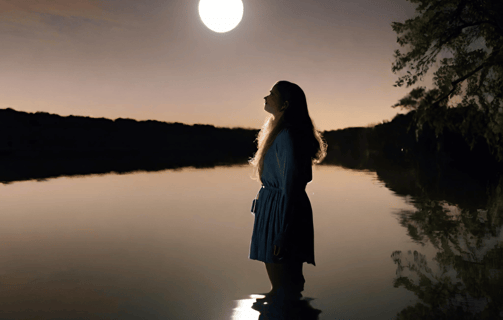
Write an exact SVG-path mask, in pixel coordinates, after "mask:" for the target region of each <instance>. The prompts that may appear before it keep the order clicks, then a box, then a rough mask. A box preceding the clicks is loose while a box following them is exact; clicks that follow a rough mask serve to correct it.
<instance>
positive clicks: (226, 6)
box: [199, 0, 243, 33]
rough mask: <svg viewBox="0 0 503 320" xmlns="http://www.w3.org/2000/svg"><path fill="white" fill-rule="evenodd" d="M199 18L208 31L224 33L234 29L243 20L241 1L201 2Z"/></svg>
mask: <svg viewBox="0 0 503 320" xmlns="http://www.w3.org/2000/svg"><path fill="white" fill-rule="evenodd" d="M199 16H200V17H201V20H202V21H203V23H204V24H205V25H206V26H207V27H208V29H210V30H212V31H215V32H219V33H224V32H227V31H231V30H232V29H234V28H235V27H236V26H237V25H238V24H239V22H240V21H241V19H242V18H243V2H242V1H241V0H201V1H199Z"/></svg>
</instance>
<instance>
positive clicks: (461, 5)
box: [392, 0, 503, 161]
mask: <svg viewBox="0 0 503 320" xmlns="http://www.w3.org/2000/svg"><path fill="white" fill-rule="evenodd" d="M409 1H410V2H412V3H419V5H418V7H417V8H416V12H418V15H417V16H416V17H414V18H412V19H408V20H406V21H405V23H400V22H393V23H392V28H393V30H394V31H395V32H396V33H397V34H398V35H399V36H398V37H397V42H398V43H399V44H400V46H402V47H407V46H408V47H409V49H410V50H409V51H408V52H407V53H405V54H402V53H401V52H400V51H399V50H396V51H395V53H394V58H395V62H394V63H393V64H392V71H393V73H395V74H396V73H397V71H400V70H402V69H404V68H406V67H409V68H410V70H409V71H407V74H406V75H404V76H401V77H399V79H398V80H397V81H396V82H395V85H394V86H395V87H396V86H399V87H401V86H402V85H403V84H404V83H406V84H407V86H406V87H409V86H411V85H413V84H415V83H416V81H417V80H418V79H420V80H423V76H424V75H425V74H426V73H427V72H428V70H429V68H430V66H431V65H432V64H433V63H435V62H436V59H435V58H436V57H437V55H438V54H439V53H440V52H441V51H443V50H449V51H450V52H451V53H452V55H453V57H452V58H444V59H442V60H441V61H440V66H439V68H438V70H437V71H436V72H434V78H433V80H434V86H435V88H433V89H431V90H427V89H426V88H425V87H418V88H415V89H413V90H411V92H410V93H409V94H408V95H407V96H405V97H404V98H402V99H400V101H399V102H398V103H396V104H395V105H393V106H392V107H393V108H395V107H401V108H402V109H410V110H416V111H417V112H416V114H415V117H414V123H415V124H416V139H418V137H419V134H420V133H421V132H422V128H423V124H424V123H429V124H430V125H431V126H432V127H433V128H434V129H435V134H436V135H437V136H438V135H439V134H440V133H441V132H442V131H443V128H445V127H451V128H452V127H457V128H458V129H459V130H460V132H462V133H463V135H464V137H465V139H466V140H467V142H468V143H470V146H471V148H473V144H474V141H475V139H476V136H482V137H484V138H485V139H486V141H487V143H488V145H489V147H490V149H491V152H492V153H493V154H494V155H495V156H496V158H497V159H498V161H503V19H501V17H502V16H503V1H501V0H409ZM498 17H499V18H498ZM478 40H483V42H484V47H485V48H479V49H471V48H470V47H471V46H472V45H473V44H474V43H476V41H478ZM411 71H412V72H411ZM463 84H466V86H465V87H466V89H463V88H462V85H463ZM455 96H460V97H461V98H462V101H461V102H460V103H458V104H457V105H453V106H449V101H450V100H451V99H452V98H453V97H455ZM449 107H456V108H469V113H470V114H473V117H469V118H468V119H465V120H464V121H463V122H462V123H456V122H453V120H452V119H449V118H448V117H446V109H447V108H449Z"/></svg>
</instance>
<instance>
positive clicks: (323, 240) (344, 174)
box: [0, 166, 503, 320]
mask: <svg viewBox="0 0 503 320" xmlns="http://www.w3.org/2000/svg"><path fill="white" fill-rule="evenodd" d="M250 174H251V168H250V167H248V166H230V167H228V166H221V167H215V168H212V169H194V168H184V169H179V170H165V171H159V172H134V173H129V174H121V175H119V174H104V175H87V176H78V177H71V178H69V177H59V178H54V179H49V180H46V181H34V180H30V181H20V182H13V183H10V184H0V220H1V223H0V238H1V241H0V285H1V286H0V318H1V319H35V316H37V319H215V320H216V319H229V320H231V319H232V320H234V319H259V318H260V319H272V317H265V311H263V309H262V311H260V310H257V308H253V307H252V305H253V303H254V302H255V298H256V297H260V294H261V293H264V292H267V291H269V290H270V283H269V279H268V277H267V273H266V269H265V266H264V263H262V262H259V261H255V260H250V259H248V253H249V246H250V240H251V234H252V228H253V222H254V216H253V215H252V214H251V212H250V208H251V203H252V199H253V198H254V197H255V195H256V193H257V191H258V190H259V188H260V184H259V183H258V182H256V181H254V180H252V179H250V177H249V175H250ZM402 178H403V179H405V178H406V177H405V176H401V175H400V174H398V175H397V177H396V179H402ZM501 186H502V184H501V183H500V189H494V190H496V191H494V192H497V193H496V194H492V195H490V196H488V197H489V199H492V200H491V201H489V202H488V203H487V204H486V205H485V207H480V208H474V209H473V210H475V211H476V212H479V213H480V216H479V217H475V218H474V220H473V221H472V222H470V223H472V224H473V223H478V222H477V221H479V222H480V223H481V225H482V226H484V225H485V226H486V227H487V226H488V225H490V226H492V227H493V229H494V228H496V229H497V231H498V230H499V231H501V224H502V221H501V213H502V212H503V211H502V210H503V203H502V202H501V201H500V200H498V199H501V198H503V197H501V198H500V196H501V195H503V192H502V190H501ZM491 190H492V189H491ZM306 191H307V194H308V196H309V199H310V201H311V205H312V208H313V215H314V229H315V259H316V266H313V265H308V264H304V277H305V279H306V283H305V290H304V292H303V293H302V294H303V299H304V301H306V303H307V304H309V306H310V308H312V309H309V310H311V311H312V314H317V317H314V316H313V317H311V318H313V319H352V320H353V319H355V320H356V319H394V318H395V317H396V315H397V314H398V313H399V312H402V311H403V310H404V309H406V308H407V307H413V306H416V304H417V303H418V302H421V301H427V302H428V301H430V302H431V301H432V299H433V300H435V299H437V300H438V301H441V300H442V299H444V298H445V297H446V296H447V301H448V302H447V303H441V304H440V305H438V306H434V307H433V309H435V310H447V309H449V308H450V309H452V306H455V307H456V308H457V307H459V308H464V309H463V310H464V312H466V313H471V314H476V313H477V312H481V311H480V310H484V308H485V309H486V310H487V309H488V310H490V311H491V312H493V313H492V314H495V315H497V316H503V312H501V313H498V312H499V311H495V310H496V309H494V308H498V307H494V306H493V307H491V305H492V304H496V305H497V301H495V299H497V298H495V297H496V296H497V295H494V296H490V295H489V296H488V295H485V298H484V297H483V298H479V297H473V296H469V295H468V297H466V294H465V299H464V300H463V298H459V297H458V298H456V299H457V300H456V299H454V296H449V294H450V293H449V294H445V295H443V296H442V290H441V289H438V291H439V292H440V293H439V297H440V298H438V297H437V298H431V299H430V298H425V297H424V295H423V296H421V294H420V293H421V292H430V291H431V290H430V289H431V288H437V287H435V286H434V284H435V279H436V281H437V282H438V283H440V284H442V283H451V282H452V283H456V282H457V281H458V282H459V281H460V280H459V279H464V278H463V277H464V276H463V275H462V274H459V273H460V271H459V270H465V269H463V268H464V267H463V268H461V269H460V268H459V267H456V268H450V269H449V268H448V269H445V268H443V267H444V266H445V265H448V264H449V263H450V262H449V263H447V262H445V261H446V260H445V259H447V258H446V257H452V255H451V256H449V255H448V253H449V252H450V251H449V250H451V249H449V248H457V249H459V250H458V251H459V253H456V252H455V253H453V255H454V256H456V257H465V258H463V259H461V260H463V261H468V262H470V261H471V262H472V263H473V264H474V265H476V264H477V263H478V264H479V265H480V261H482V260H480V259H483V258H484V257H486V258H487V257H489V256H488V255H487V253H488V252H503V251H502V250H501V247H502V246H503V237H502V235H503V233H500V232H496V233H495V232H492V231H491V230H492V229H491V230H489V229H488V230H486V229H484V228H482V229H481V227H480V226H479V225H477V228H478V229H477V230H479V231H478V233H477V234H476V237H475V240H477V239H478V240H480V241H482V242H480V241H478V242H477V241H476V243H475V244H472V245H469V246H467V247H464V244H466V243H471V242H469V241H471V240H469V238H468V240H466V241H465V240H463V236H464V235H466V234H467V233H466V230H468V229H470V228H472V229H473V228H475V227H473V226H471V225H469V222H468V221H465V220H463V221H462V224H459V223H458V224H456V225H454V226H452V225H444V227H443V228H444V230H445V231H446V232H448V234H449V235H452V237H451V236H448V237H447V240H449V239H450V240H449V241H452V242H453V243H454V244H451V243H449V241H447V242H446V243H444V242H442V241H443V240H442V239H444V238H441V237H442V236H441V234H440V233H442V232H441V231H439V230H429V229H428V230H429V231H428V230H427V228H426V227H425V225H436V224H435V222H431V217H426V218H425V219H426V220H425V219H423V220H421V219H418V218H417V215H418V214H420V213H421V212H442V213H443V214H444V215H445V216H447V217H451V218H448V219H451V220H452V221H457V220H456V218H455V217H460V216H463V214H462V213H463V212H464V209H462V208H461V209H460V208H459V207H457V206H456V204H453V203H449V202H448V201H436V200H435V201H434V202H435V203H434V205H433V207H431V208H430V209H425V210H423V209H421V208H424V205H425V204H426V205H427V204H429V203H430V202H431V201H433V200H431V199H427V200H425V201H422V200H421V201H422V202H421V201H420V198H419V197H413V196H410V195H404V194H403V193H401V192H399V191H397V190H396V189H395V188H392V187H389V186H388V183H387V182H384V181H383V180H382V179H381V178H379V177H378V175H377V173H376V172H370V171H360V170H351V169H345V168H343V167H339V166H315V167H313V181H312V182H311V183H309V184H308V185H307V189H306ZM484 192H485V190H484ZM432 198H433V197H432ZM494 199H496V200H494ZM432 208H433V209H432ZM428 210H429V211H428ZM432 210H433V211H432ZM435 210H436V211H435ZM473 210H472V211H473ZM477 210H478V211H477ZM472 211H470V212H472ZM484 214H485V217H486V221H485V222H484V221H480V219H482V218H480V217H482V216H484ZM493 216H494V217H500V218H499V219H500V220H499V221H495V220H494V219H492V220H490V221H489V222H487V221H488V220H487V219H489V218H490V217H493ZM452 217H454V218H452ZM407 219H408V220H407ZM428 219H430V220H428ZM446 219H447V218H446ZM419 220H421V221H426V222H425V223H424V224H423V225H420V224H418V223H417V221H419ZM451 220H449V221H451ZM414 221H415V222H414ZM442 221H443V222H442V223H444V222H445V221H446V220H445V219H444V220H442ZM413 222H414V223H413ZM458 222H459V221H458ZM411 226H412V227H411ZM461 227H462V228H464V229H462V230H464V231H459V230H460V228H461ZM414 228H415V229H414ZM453 228H454V229H455V230H458V231H459V232H458V231H456V232H457V233H456V232H454V231H452V230H454V229H453ZM498 228H499V229H498ZM472 229H470V230H472ZM463 232H464V233H463ZM491 232H492V233H491ZM472 233H474V232H472ZM431 234H439V235H438V237H440V239H441V240H440V243H435V241H436V240H434V239H433V238H432V236H429V235H431ZM425 235H426V236H425ZM468 236H470V234H468ZM437 239H438V238H437ZM472 239H473V237H472ZM475 240H474V241H475ZM467 241H468V242H467ZM456 245H457V247H456ZM452 250H454V249H452ZM452 250H451V251H452ZM470 250H471V251H470ZM491 250H492V251H491ZM409 251H410V253H409V254H408V253H407V252H409ZM415 251H416V253H414V252H415ZM439 253H440V254H443V255H439ZM451 253H452V252H451ZM470 254H471V255H470ZM477 254H478V256H477ZM468 256H470V257H471V258H470V257H468ZM501 256H503V255H501ZM501 256H497V255H496V256H495V257H493V256H491V257H493V258H491V259H493V260H491V261H493V262H494V261H496V262H494V263H493V264H494V265H493V264H491V263H485V262H484V263H485V264H484V265H483V268H485V269H484V270H486V269H487V273H484V276H483V278H484V277H485V278H484V279H489V280H491V279H492V280H491V281H493V284H499V285H501V279H503V277H502V272H501V270H502V269H501V265H502V264H501V260H497V259H501ZM407 257H408V258H407ZM439 257H444V258H445V259H444V260H438V259H439ZM477 257H478V259H479V260H477V261H479V262H476V261H475V260H476V259H477ZM497 257H499V258H497ZM406 258H407V259H408V260H409V262H403V261H404V260H405V259H406ZM434 258H435V259H434ZM452 259H454V258H452ZM456 259H458V258H456ZM470 259H471V260H470ZM474 259H475V260H474ZM399 260H400V263H399V262H397V261H399ZM458 260H459V259H458ZM458 260H456V261H458ZM486 260H487V259H486ZM486 260H484V261H486ZM442 261H443V262H442ZM449 261H450V260H449ZM453 261H454V260H453ZM474 261H475V262H474ZM414 263H415V264H416V269H414V268H412V269H411V268H409V275H408V276H407V277H404V276H403V274H402V273H401V272H402V271H403V272H404V274H405V272H406V271H407V265H408V266H409V267H410V266H411V264H414ZM426 264H427V266H428V267H427V268H426V267H425V266H426ZM399 265H401V267H402V269H400V270H401V271H399ZM404 266H405V267H404ZM476 267H477V266H475V267H474V268H476ZM421 268H423V269H421ZM428 268H430V269H428ZM444 269H445V270H444ZM414 270H416V271H417V270H419V271H417V272H415V271H414ZM421 270H423V271H421ZM424 270H426V271H424ZM456 270H457V271H456ZM467 270H468V269H467ZM469 270H472V269H469ZM491 270H492V271H491ZM467 272H468V271H467ZM470 272H473V270H472V271H470ZM421 274H429V275H431V276H429V279H430V282H431V281H433V282H431V283H432V284H431V285H424V281H423V282H422V283H421V286H423V287H425V288H426V289H425V290H426V291H424V290H423V291H421V290H422V289H420V288H419V287H418V286H416V287H414V286H413V285H411V284H410V282H409V283H406V281H405V282H404V281H402V282H401V283H402V284H404V283H405V285H399V286H394V281H395V282H396V279H397V278H398V277H399V275H400V276H401V278H400V279H401V280H405V279H409V280H410V281H413V280H414V276H416V278H417V279H420V278H421V276H420V275H421ZM418 277H419V278H418ZM445 277H450V278H449V279H458V280H452V281H451V282H449V281H447V282H445V279H446V278H445ZM479 278H480V277H479ZM417 279H416V280H417ZM417 281H418V280H417ZM417 281H416V282H417ZM498 281H500V282H498ZM461 282H462V281H461ZM418 283H419V282H418ZM481 283H482V286H483V285H484V283H485V282H481ZM470 285H472V286H473V283H472V284H470V283H466V284H464V286H465V287H467V288H468V289H466V288H465V289H463V288H461V287H459V286H458V287H456V288H458V289H457V290H458V291H459V292H465V293H466V292H473V290H472V289H470ZM428 286H429V287H428ZM428 288H430V289H428ZM500 288H501V287H500ZM428 290H430V291H428ZM435 290H436V289H435ZM463 290H464V291H463ZM459 292H458V293H459ZM491 292H492V291H491ZM418 293H419V294H420V296H421V298H418V295H417V294H418ZM430 295H431V292H430ZM461 296H463V294H461ZM499 296H501V295H500V294H499ZM456 297H457V293H456ZM439 299H440V300H439ZM444 300H445V299H444ZM442 301H443V300H442ZM456 301H460V302H459V306H456ZM463 301H468V302H467V303H464V304H463ZM423 303H424V302H423ZM459 308H458V309H457V310H458V311H459V310H460V309H459ZM430 309H431V307H430ZM479 309H480V310H479ZM502 311H503V310H502ZM495 312H496V313H495ZM502 318H503V317H502ZM470 319H471V318H470ZM488 319H489V318H488Z"/></svg>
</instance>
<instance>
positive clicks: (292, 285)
mask: <svg viewBox="0 0 503 320" xmlns="http://www.w3.org/2000/svg"><path fill="white" fill-rule="evenodd" d="M265 266H266V269H267V274H268V276H269V280H270V281H271V285H272V290H271V291H270V292H269V293H268V294H269V295H274V294H275V293H276V292H277V290H278V289H279V288H280V287H282V288H283V289H284V292H285V293H286V294H289V295H291V296H292V297H300V296H301V295H300V292H302V291H304V283H305V279H304V276H303V274H302V262H287V263H265Z"/></svg>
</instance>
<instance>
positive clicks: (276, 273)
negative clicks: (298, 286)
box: [265, 262, 283, 294]
mask: <svg viewBox="0 0 503 320" xmlns="http://www.w3.org/2000/svg"><path fill="white" fill-rule="evenodd" d="M265 268H266V270H267V275H268V276H269V281H271V286H272V289H271V291H270V292H269V294H274V293H276V291H277V290H278V288H279V287H280V285H281V277H282V271H283V270H282V268H281V265H279V263H267V262H265Z"/></svg>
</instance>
